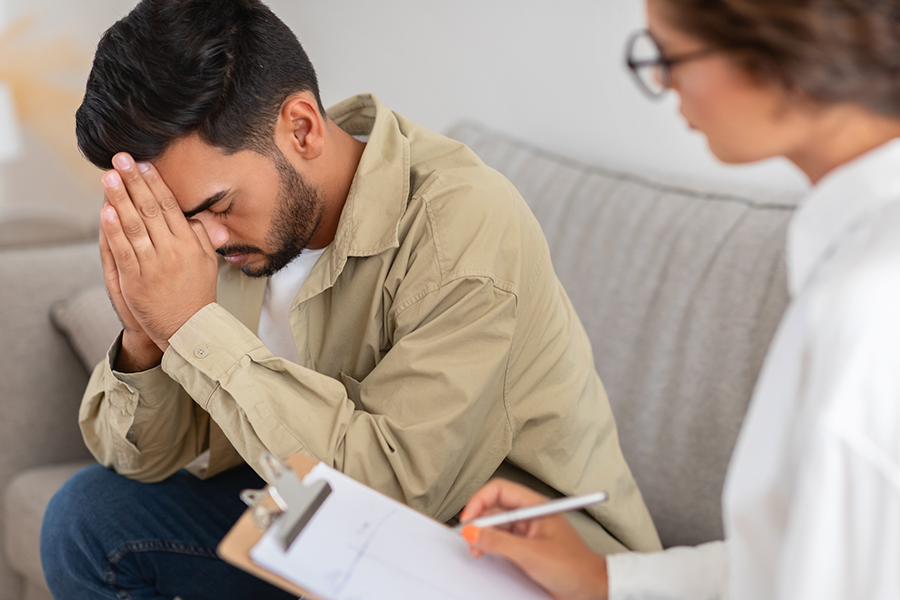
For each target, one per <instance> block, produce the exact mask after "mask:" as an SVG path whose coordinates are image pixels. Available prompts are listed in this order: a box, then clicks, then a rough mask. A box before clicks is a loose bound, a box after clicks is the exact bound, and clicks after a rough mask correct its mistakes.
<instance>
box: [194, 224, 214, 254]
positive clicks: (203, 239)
mask: <svg viewBox="0 0 900 600" xmlns="http://www.w3.org/2000/svg"><path fill="white" fill-rule="evenodd" d="M188 224H189V225H190V227H191V229H192V230H193V232H194V235H196V236H197V239H198V240H200V245H201V246H203V251H204V252H206V254H207V255H208V256H209V257H210V258H216V259H217V257H216V249H215V248H213V245H212V242H211V241H210V240H209V235H208V234H207V233H206V227H204V226H203V223H201V222H200V221H198V220H197V219H190V220H188Z"/></svg>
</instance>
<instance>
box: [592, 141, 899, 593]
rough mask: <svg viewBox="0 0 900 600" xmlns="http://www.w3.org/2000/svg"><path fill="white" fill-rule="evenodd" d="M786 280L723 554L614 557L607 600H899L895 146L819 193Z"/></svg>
mask: <svg viewBox="0 0 900 600" xmlns="http://www.w3.org/2000/svg"><path fill="white" fill-rule="evenodd" d="M787 267H788V278H789V282H788V284H789V289H790V292H791V297H792V301H791V303H790V305H789V306H788V309H787V311H786V312H785V315H784V316H783V318H782V321H781V324H780V325H779V328H778V331H777V332H776V334H775V337H774V338H773V341H772V343H771V345H770V347H769V352H768V354H767V356H766V360H765V363H764V365H763V369H762V372H761V373H760V377H759V380H758V382H757V386H756V389H755V391H754V394H753V399H752V400H751V403H750V407H749V409H748V411H747V415H746V417H745V419H744V423H743V426H742V428H741V433H740V435H739V437H738V441H737V444H736V446H735V450H734V453H733V455H732V458H731V463H730V465H729V468H728V475H727V478H726V482H725V491H724V495H723V519H724V525H725V538H726V540H727V542H725V543H721V542H718V543H712V544H706V545H704V546H701V547H699V548H697V549H687V548H679V549H672V550H668V551H665V552H663V553H657V554H646V555H641V554H623V555H617V556H611V557H609V563H608V564H609V576H610V598H611V600H624V599H633V598H634V599H637V598H641V599H650V598H672V599H676V598H678V599H681V598H685V599H687V598H726V597H727V598H731V599H732V600H744V599H747V600H750V599H753V600H764V599H778V600H782V599H785V600H786V599H791V600H806V599H813V598H815V599H816V600H830V599H835V600H836V599H838V598H840V599H845V598H867V599H870V598H871V599H875V598H892V599H896V598H900V140H893V141H891V142H889V143H887V144H885V145H884V146H881V147H880V148H877V149H875V150H873V151H871V152H869V153H867V154H866V155H864V156H862V157H859V158H857V159H856V160H854V161H851V162H850V163H848V164H846V165H843V166H841V167H839V168H838V169H835V170H834V171H833V172H831V173H829V174H828V175H827V176H826V177H825V178H823V180H822V181H820V182H819V184H818V185H817V186H816V188H815V189H814V190H813V191H812V192H811V193H810V195H809V196H808V197H807V198H806V199H805V200H804V202H803V203H802V205H801V206H800V208H799V209H798V210H797V212H796V214H795V215H794V216H793V218H792V220H791V223H790V227H789V232H788V245H787Z"/></svg>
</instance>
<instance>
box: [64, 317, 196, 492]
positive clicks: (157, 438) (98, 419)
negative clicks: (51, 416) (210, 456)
mask: <svg viewBox="0 0 900 600" xmlns="http://www.w3.org/2000/svg"><path fill="white" fill-rule="evenodd" d="M121 343H122V336H121V334H120V335H119V337H118V338H117V339H116V341H115V342H114V343H113V344H112V346H111V347H110V350H109V353H108V354H107V356H106V358H105V360H103V362H101V363H100V364H98V365H97V366H96V367H95V368H94V372H93V374H92V376H91V379H90V381H89V382H88V386H87V389H86V390H85V394H84V398H83V400H82V403H81V409H80V411H79V415H78V421H79V425H80V427H81V432H82V436H83V437H84V441H85V444H86V445H87V447H88V449H89V450H90V451H91V453H92V454H93V455H94V457H95V458H96V459H97V461H98V462H99V463H101V464H103V465H105V466H107V467H111V468H113V469H115V470H116V472H117V473H120V474H121V475H125V476H127V477H131V478H133V479H137V480H139V481H147V482H151V481H160V480H162V479H165V478H166V477H168V476H169V475H171V474H172V473H174V472H175V471H177V470H178V469H180V468H181V467H183V466H184V465H186V464H187V463H189V462H190V461H191V460H193V459H194V458H196V457H197V456H198V455H199V454H200V453H201V452H203V451H204V450H205V448H206V447H208V443H209V442H208V431H209V417H208V415H206V414H205V413H204V412H203V411H202V410H199V408H198V407H197V406H196V405H195V403H194V401H193V400H191V397H190V396H189V395H188V394H187V393H186V392H185V391H184V389H183V388H182V387H181V386H180V385H179V384H178V383H177V382H175V381H173V380H172V378H171V377H169V376H168V375H166V374H165V373H164V372H163V370H162V368H161V367H156V368H154V369H150V370H148V371H144V372H141V373H118V372H116V371H114V370H113V368H112V365H113V364H115V360H116V357H117V356H118V353H119V350H120V348H121Z"/></svg>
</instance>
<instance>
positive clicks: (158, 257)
mask: <svg viewBox="0 0 900 600" xmlns="http://www.w3.org/2000/svg"><path fill="white" fill-rule="evenodd" d="M113 165H114V166H115V170H113V171H109V172H107V173H106V174H105V175H104V176H103V186H104V188H105V191H106V199H107V202H106V204H104V206H103V209H102V211H101V217H100V223H101V227H102V230H101V233H100V253H101V257H102V261H103V272H104V278H105V281H106V289H107V291H108V292H109V295H110V298H111V299H112V301H113V305H114V306H115V308H116V310H117V311H118V313H119V317H120V318H121V319H122V324H123V326H124V328H125V337H126V338H127V340H125V339H123V350H124V351H125V352H126V354H128V355H129V357H128V358H127V359H126V360H125V362H126V363H129V362H133V363H135V364H129V365H127V366H130V367H131V368H128V369H126V370H129V371H133V370H142V368H149V367H152V366H155V364H158V363H159V359H160V357H161V356H162V353H163V352H165V350H166V348H168V347H169V342H168V340H169V338H170V337H172V335H173V334H174V333H175V332H176V331H178V329H179V328H180V327H181V326H182V325H184V323H185V322H187V320H188V319H190V318H191V317H192V316H194V315H195V314H196V313H197V311H199V310H200V309H201V308H203V307H204V306H206V305H207V304H210V303H211V302H215V300H216V271H217V264H216V262H217V261H216V253H215V250H214V249H213V247H212V244H211V243H210V241H209V237H208V236H207V235H206V230H205V229H204V228H203V226H202V225H201V224H200V222H198V221H190V222H189V221H188V220H187V219H185V217H184V214H183V213H182V212H181V207H180V206H179V205H178V202H176V200H175V197H174V196H173V195H172V192H171V191H170V190H169V188H168V187H167V186H166V184H165V183H164V182H163V181H162V178H161V177H160V176H159V172H158V171H157V170H156V169H155V168H154V167H153V166H152V165H150V164H149V163H141V165H140V166H138V165H137V164H136V163H135V162H134V160H133V159H132V158H131V156H129V155H128V154H125V153H119V154H117V155H116V156H115V157H113ZM148 340H149V341H150V342H152V344H153V346H155V347H156V349H157V350H156V351H155V352H154V351H153V350H152V348H151V347H150V345H149V344H148V343H147V341H148ZM126 345H127V348H126ZM151 360H152V362H153V364H150V363H151Z"/></svg>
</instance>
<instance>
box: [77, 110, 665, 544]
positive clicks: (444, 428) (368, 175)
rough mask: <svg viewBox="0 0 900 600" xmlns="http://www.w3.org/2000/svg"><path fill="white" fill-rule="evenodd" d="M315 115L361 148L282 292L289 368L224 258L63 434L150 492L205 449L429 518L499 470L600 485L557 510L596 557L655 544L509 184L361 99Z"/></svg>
mask: <svg viewBox="0 0 900 600" xmlns="http://www.w3.org/2000/svg"><path fill="white" fill-rule="evenodd" d="M328 114H329V116H330V118H331V119H333V120H334V121H335V122H336V123H337V124H338V125H339V126H340V127H341V128H342V129H344V130H345V131H347V132H348V133H350V134H354V135H358V134H370V136H371V137H370V139H369V141H368V144H367V147H366V149H365V152H364V153H363V156H362V159H361V161H360V163H359V168H358V170H357V172H356V176H355V178H354V181H353V184H352V186H351V188H350V193H349V195H348V197H347V201H346V204H345V206H344V210H343V213H342V215H341V219H340V223H339V226H338V230H337V235H336V237H335V240H334V242H333V243H332V244H331V245H330V246H329V247H328V248H327V249H326V250H325V252H324V254H323V255H322V256H321V257H320V258H319V260H318V262H317V263H316V265H315V267H314V268H313V270H312V272H311V273H310V275H309V277H308V279H307V280H306V282H305V283H304V284H303V286H302V288H301V289H300V292H299V294H298V295H297V298H296V299H295V300H294V305H293V308H292V311H291V314H290V323H291V330H292V332H293V335H294V339H295V340H296V343H297V350H298V354H299V356H300V364H299V365H298V364H293V363H291V362H289V361H286V360H284V359H281V358H277V357H275V356H273V355H272V354H271V353H270V352H269V351H268V350H267V349H266V347H265V346H264V345H263V344H262V342H261V341H260V340H259V338H257V337H256V335H255V333H254V332H255V331H256V329H257V325H258V322H259V315H260V310H261V306H262V301H263V295H264V291H265V286H266V280H265V279H252V278H248V277H246V276H245V275H243V274H242V273H241V272H240V270H238V269H236V268H233V267H231V266H229V265H227V264H225V263H223V264H222V266H221V268H220V271H219V284H218V301H217V303H214V304H210V305H208V306H206V307H205V308H204V309H202V310H201V311H200V312H198V313H197V314H196V315H194V317H192V318H191V319H190V320H189V321H188V322H187V323H185V325H184V326H183V327H182V328H181V329H180V330H179V331H178V332H177V333H176V334H175V335H174V336H173V337H172V338H171V339H170V340H169V343H170V344H171V345H170V347H169V349H168V350H167V351H166V353H165V355H164V356H163V359H162V364H161V366H160V367H157V368H156V369H153V370H150V371H147V372H144V373H136V374H123V373H116V372H113V371H112V369H111V365H112V364H114V362H115V356H116V353H117V351H118V348H119V343H118V342H117V343H115V344H113V347H112V348H111V350H110V354H109V356H108V357H107V360H106V361H104V362H103V363H101V364H99V365H98V366H97V368H96V369H95V370H94V373H93V377H92V378H91V381H90V383H89V384H88V389H87V391H86V393H85V396H84V401H83V404H82V407H81V412H80V423H81V427H82V431H83V433H84V438H85V441H86V443H87V445H88V447H89V448H90V449H91V451H92V452H93V453H94V456H96V458H97V460H99V461H100V462H101V463H103V464H104V465H108V466H110V467H112V468H114V469H115V470H116V471H117V472H119V473H121V474H123V475H126V476H128V477H132V478H134V479H138V480H141V481H157V480H160V479H164V478H166V477H168V476H169V475H171V474H172V473H174V472H175V471H176V470H178V469H180V468H182V467H184V466H185V465H187V464H188V463H189V462H191V461H192V460H194V459H195V458H196V457H197V456H198V455H200V454H201V453H202V452H204V451H205V450H207V449H208V450H209V451H210V455H209V464H208V467H207V468H205V469H204V472H203V473H200V475H201V476H210V475H213V474H215V473H218V472H221V471H222V470H224V469H227V468H229V467H231V466H234V465H235V464H238V463H240V462H241V461H242V460H243V461H246V462H247V463H249V464H250V465H251V466H253V467H254V468H255V469H256V470H257V471H258V472H259V471H260V469H259V465H258V459H259V455H260V451H261V450H263V449H268V450H270V451H272V452H273V453H274V454H276V455H277V456H280V457H285V456H287V455H289V454H292V453H303V454H307V455H309V456H312V457H314V458H316V459H318V460H321V461H323V462H325V463H326V464H328V465H331V466H333V467H335V468H336V469H339V470H341V471H343V472H344V473H347V474H348V475H350V476H351V477H353V478H355V479H357V480H359V481H361V482H363V483H365V484H367V485H369V486H371V487H373V488H375V489H377V490H379V491H381V492H383V493H385V494H387V495H389V496H392V497H394V498H396V499H398V500H401V501H403V502H405V503H406V504H409V505H410V506H412V507H414V508H416V509H417V510H420V511H422V512H424V513H426V514H429V515H431V516H433V517H435V518H437V519H439V520H442V521H446V520H448V519H450V518H452V517H453V516H454V515H456V514H457V513H458V512H459V510H460V509H461V508H462V507H463V505H464V504H465V502H466V500H467V499H468V497H469V496H470V495H471V494H472V493H473V492H474V491H475V490H477V489H478V488H479V487H480V486H481V485H483V484H484V483H485V482H486V481H487V480H488V479H489V478H490V477H491V476H492V475H494V473H495V472H497V471H498V469H500V472H501V473H502V474H505V475H507V476H512V477H514V478H519V479H524V480H526V481H527V482H528V483H529V484H531V485H532V486H534V487H536V488H538V489H542V490H543V491H545V492H548V493H551V494H554V495H558V494H565V495H572V494H579V493H585V492H588V491H595V490H600V489H602V490H607V491H609V493H610V501H609V502H607V503H604V504H601V505H598V506H596V507H594V508H592V509H591V510H590V514H591V516H592V517H593V518H587V517H586V516H584V515H582V516H576V517H575V520H576V521H580V523H579V526H580V528H581V530H582V532H583V533H584V535H585V537H586V538H588V539H589V541H590V543H591V544H592V545H593V546H594V547H595V548H597V549H598V550H604V551H615V550H621V549H623V547H625V548H629V549H635V550H655V549H657V548H659V540H658V538H657V535H656V531H655V528H654V526H653V524H652V522H651V520H650V516H649V514H648V512H647V509H646V507H645V505H644V502H643V500H642V498H641V495H640V492H639V491H638V489H637V487H636V485H635V483H634V480H633V479H632V476H631V473H630V471H629V469H628V466H627V465H626V464H625V460H624V459H623V457H622V453H621V451H620V449H619V444H618V439H617V435H616V428H615V424H614V422H613V417H612V414H611V412H610V407H609V404H608V402H607V398H606V395H605V392H604V390H603V387H602V384H601V383H600V379H599V378H598V376H597V373H596V372H595V370H594V364H593V358H592V356H591V349H590V345H589V342H588V339H587V336H586V334H585V332H584V330H583V328H582V326H581V323H580V322H579V320H578V317H577V316H576V315H575V312H574V310H573V309H572V306H571V304H570V303H569V300H568V298H567V297H566V294H565V292H564V291H563V289H562V287H561V286H560V283H559V281H558V280H557V278H556V275H555V274H554V272H553V267H552V265H551V264H550V254H549V250H548V248H547V244H546V241H545V240H544V237H543V234H542V233H541V229H540V227H539V225H538V223H537V221H536V220H535V218H534V216H533V215H532V214H531V211H530V210H529V209H528V207H527V206H526V204H525V202H524V201H523V200H522V198H521V196H520V195H519V194H518V192H517V191H516V190H515V188H514V187H513V186H512V185H511V184H510V183H509V182H508V181H507V180H506V179H505V178H504V177H503V176H501V175H500V174H498V173H497V172H496V171H494V170H492V169H490V168H488V167H486V166H485V165H484V164H483V163H482V162H481V161H480V160H479V159H478V158H477V157H476V156H475V154H474V153H472V152H471V151H470V150H469V149H468V148H467V147H465V146H464V145H462V144H460V143H458V142H455V141H453V140H450V139H448V138H445V137H443V136H440V135H438V134H435V133H433V132H431V131H428V130H427V129H425V128H423V127H421V126H419V125H416V124H415V123H412V122H410V121H408V120H407V119H405V118H403V117H401V116H399V115H397V114H395V113H392V112H391V111H389V110H388V109H386V108H385V107H384V106H383V105H381V104H380V103H379V102H378V101H377V100H376V99H375V98H374V97H372V96H368V95H360V96H356V97H353V98H350V99H349V100H346V101H344V102H342V103H340V104H338V105H337V106H335V107H333V108H332V109H331V110H329V111H328ZM504 461H507V462H504ZM501 463H503V467H502V468H501ZM513 465H515V466H513ZM535 478H536V479H535ZM546 486H549V488H547V487H546ZM551 488H552V489H551ZM594 519H596V521H594ZM597 521H599V523H600V524H602V527H601V526H598V524H597Z"/></svg>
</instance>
